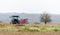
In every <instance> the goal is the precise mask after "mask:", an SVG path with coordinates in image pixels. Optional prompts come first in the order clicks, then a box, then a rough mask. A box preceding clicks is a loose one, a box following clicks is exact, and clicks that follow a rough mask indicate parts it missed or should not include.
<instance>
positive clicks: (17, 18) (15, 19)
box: [11, 15, 19, 24]
mask: <svg viewBox="0 0 60 35" xmlns="http://www.w3.org/2000/svg"><path fill="white" fill-rule="evenodd" d="M11 18H12V19H11V23H12V24H17V23H19V16H16V15H13V16H11Z"/></svg>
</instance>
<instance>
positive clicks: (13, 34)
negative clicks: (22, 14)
mask: <svg viewBox="0 0 60 35" xmlns="http://www.w3.org/2000/svg"><path fill="white" fill-rule="evenodd" d="M1 26H2V27H5V26H15V25H12V24H4V23H1V24H0V27H1ZM25 26H60V24H51V23H49V24H46V25H45V24H25ZM0 35H60V32H59V31H58V32H25V31H8V30H3V31H0Z"/></svg>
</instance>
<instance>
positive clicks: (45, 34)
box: [0, 31, 60, 35]
mask: <svg viewBox="0 0 60 35" xmlns="http://www.w3.org/2000/svg"><path fill="white" fill-rule="evenodd" d="M0 35H60V32H10V31H9V32H8V31H2V32H0Z"/></svg>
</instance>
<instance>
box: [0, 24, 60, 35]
mask: <svg viewBox="0 0 60 35" xmlns="http://www.w3.org/2000/svg"><path fill="white" fill-rule="evenodd" d="M0 35H60V24H59V23H58V24H57V23H56V24H54V23H53V24H52V23H48V24H44V23H41V24H24V26H17V25H13V24H8V23H0Z"/></svg>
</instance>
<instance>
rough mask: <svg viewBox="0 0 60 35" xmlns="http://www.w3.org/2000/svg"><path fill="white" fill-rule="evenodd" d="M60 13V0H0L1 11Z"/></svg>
mask: <svg viewBox="0 0 60 35" xmlns="http://www.w3.org/2000/svg"><path fill="white" fill-rule="evenodd" d="M44 11H46V12H48V13H52V14H60V0H0V13H11V12H18V13H42V12H44Z"/></svg>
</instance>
